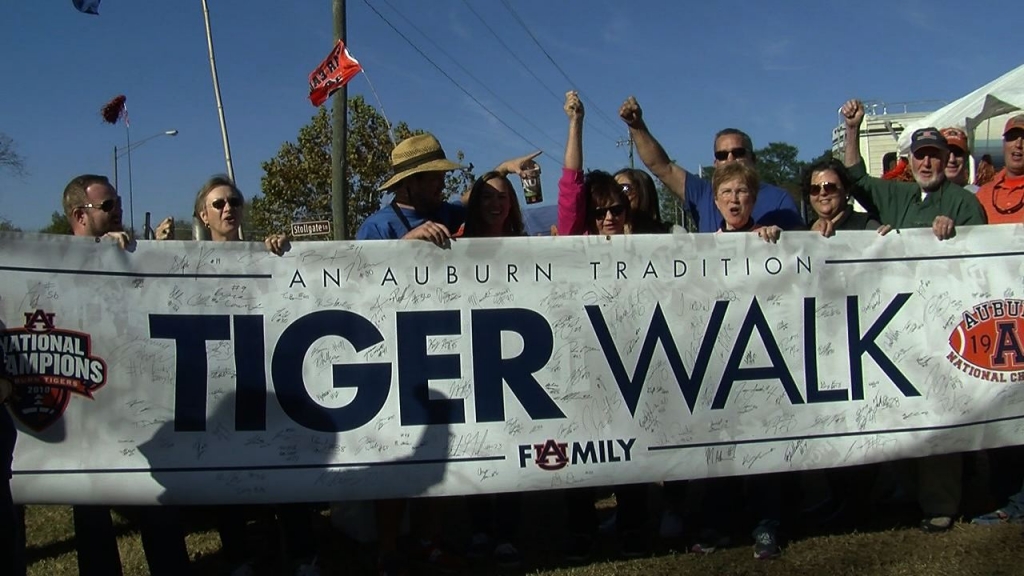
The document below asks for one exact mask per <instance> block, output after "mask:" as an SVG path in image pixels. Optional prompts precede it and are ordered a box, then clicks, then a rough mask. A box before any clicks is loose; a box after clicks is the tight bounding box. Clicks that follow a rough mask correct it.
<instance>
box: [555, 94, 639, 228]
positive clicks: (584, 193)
mask: <svg viewBox="0 0 1024 576" xmlns="http://www.w3.org/2000/svg"><path fill="white" fill-rule="evenodd" d="M563 109H564V110H565V114H566V115H567V116H568V117H569V139H568V141H567V142H566V144H565V160H564V166H563V168H562V177H561V178H560V179H559V181H558V233H559V234H560V235H562V236H571V235H577V234H603V235H605V236H611V235H613V234H623V233H625V232H626V230H627V227H628V225H629V224H630V223H631V222H632V220H631V218H630V216H631V211H630V201H629V196H628V195H627V193H626V192H625V191H624V190H623V187H622V185H621V184H619V183H618V182H616V180H615V178H614V177H613V176H612V175H611V174H609V173H608V172H604V171H602V170H591V171H590V172H588V173H587V174H586V176H584V175H583V116H584V111H583V102H581V101H580V97H579V95H578V94H577V93H576V92H575V91H570V92H566V94H565V106H564V108H563Z"/></svg>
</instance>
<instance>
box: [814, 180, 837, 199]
mask: <svg viewBox="0 0 1024 576" xmlns="http://www.w3.org/2000/svg"><path fill="white" fill-rule="evenodd" d="M822 190H824V191H825V193H826V194H835V193H836V192H838V191H839V184H836V183H835V182H822V183H821V184H811V188H810V193H811V196H817V195H818V194H821V192H822Z"/></svg>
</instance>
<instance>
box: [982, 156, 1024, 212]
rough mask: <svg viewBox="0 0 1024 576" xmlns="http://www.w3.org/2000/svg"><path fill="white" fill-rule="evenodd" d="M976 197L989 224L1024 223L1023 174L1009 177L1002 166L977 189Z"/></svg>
mask: <svg viewBox="0 0 1024 576" xmlns="http://www.w3.org/2000/svg"><path fill="white" fill-rule="evenodd" d="M977 198H978V201H979V202H981V205H982V206H983V207H984V208H985V215H986V216H988V223H989V224H1021V223H1024V176H1021V177H1019V178H1010V177H1008V176H1007V175H1006V168H1003V169H1002V170H1000V171H999V173H998V174H996V175H995V178H993V179H992V180H991V181H990V182H989V183H988V184H985V185H984V186H982V187H981V188H979V189H978V194H977Z"/></svg>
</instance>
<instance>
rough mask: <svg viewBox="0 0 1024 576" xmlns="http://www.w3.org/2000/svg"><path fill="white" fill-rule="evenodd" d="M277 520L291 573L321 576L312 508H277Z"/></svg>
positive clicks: (290, 506) (301, 505)
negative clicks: (319, 575)
mask: <svg viewBox="0 0 1024 576" xmlns="http://www.w3.org/2000/svg"><path fill="white" fill-rule="evenodd" d="M277 519H278V527H279V530H280V532H281V539H282V541H283V543H284V550H285V560H286V563H287V565H288V568H289V571H290V572H291V573H294V574H301V575H303V576H314V575H318V574H320V569H319V568H318V566H317V546H316V534H315V533H314V530H313V511H312V508H311V506H310V505H309V504H302V503H299V504H281V505H280V506H277Z"/></svg>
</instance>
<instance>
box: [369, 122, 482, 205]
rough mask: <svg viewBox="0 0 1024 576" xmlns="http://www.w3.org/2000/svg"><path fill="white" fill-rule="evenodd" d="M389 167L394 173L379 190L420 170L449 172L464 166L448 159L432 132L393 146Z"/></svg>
mask: <svg viewBox="0 0 1024 576" xmlns="http://www.w3.org/2000/svg"><path fill="white" fill-rule="evenodd" d="M391 169H392V170H394V172H395V175H394V176H392V177H391V179H389V180H388V181H387V182H385V183H384V185H383V186H381V187H380V190H381V191H384V190H390V189H391V188H394V187H395V185H396V184H398V183H399V182H401V181H402V180H403V179H405V178H407V177H409V176H412V175H413V174H419V173H420V172H449V171H451V170H465V169H466V167H465V166H461V165H459V164H456V163H455V162H452V161H451V160H448V158H447V157H445V155H444V149H442V148H441V143H440V142H438V141H437V138H434V135H433V134H420V135H419V136H413V137H411V138H406V139H405V140H402V141H401V142H399V143H398V146H395V149H394V150H393V151H392V152H391Z"/></svg>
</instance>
